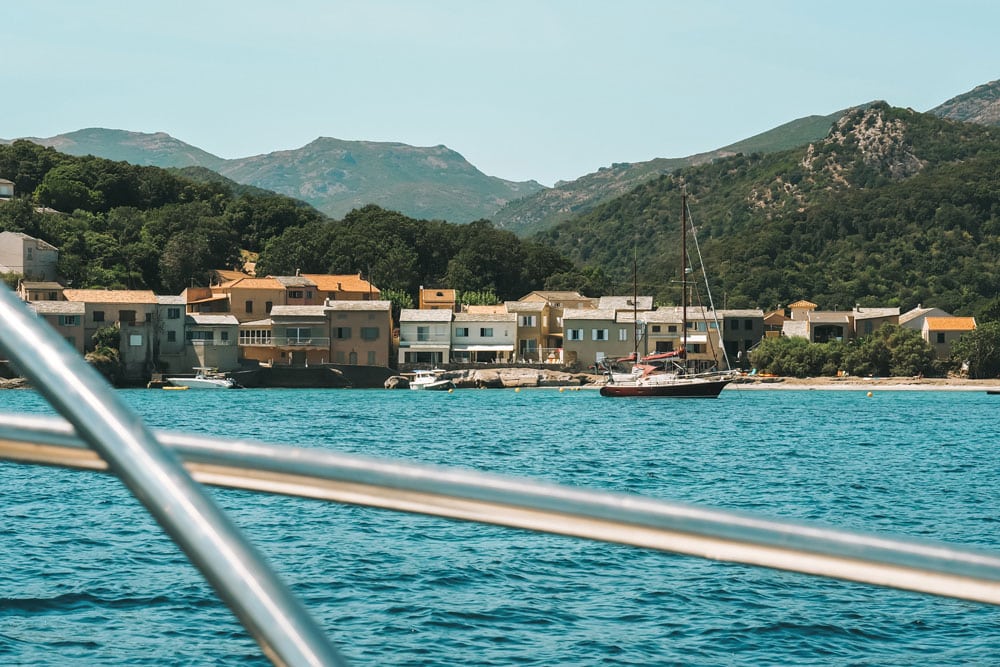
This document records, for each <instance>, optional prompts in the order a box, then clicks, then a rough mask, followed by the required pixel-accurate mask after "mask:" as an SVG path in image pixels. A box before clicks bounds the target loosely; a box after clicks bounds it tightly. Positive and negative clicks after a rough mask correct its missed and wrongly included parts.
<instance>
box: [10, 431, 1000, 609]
mask: <svg viewBox="0 0 1000 667" xmlns="http://www.w3.org/2000/svg"><path fill="white" fill-rule="evenodd" d="M156 437H157V438H159V440H160V442H161V443H163V444H164V445H165V446H167V447H170V448H171V449H173V450H174V451H175V452H177V454H178V455H179V456H180V457H181V458H182V459H183V460H184V462H185V465H186V466H187V467H188V469H189V470H190V471H191V473H192V475H193V476H194V477H195V478H196V479H198V480H199V481H202V482H205V483H208V484H214V485H218V486H226V487H233V488H242V489H250V490H257V491H266V492H271V493H282V494H287V495H295V496H302V497H308V498H317V499H322V500H329V501H336V502H343V503H351V504H357V505H367V506H372V507H381V508H386V509H393V510H400V511H406V512H415V513H421V514H428V515H433V516H440V517H448V518H452V519H462V520H467V521H478V522H482V523H490V524H496V525H502V526H509V527H514V528H524V529H530V530H535V531H541V532H549V533H555V534H562V535H572V536H576V537H581V538H586V539H592V540H601V541H606V542H615V543H620V544H626V545H632V546H638V547H649V548H653V549H659V550H662V551H668V552H674V553H680V554H687V555H692V556H699V557H702V558H709V559H713V560H719V561H728V562H735V563H744V564H749V565H759V566H763V567H770V568H776V569H781V570H788V571H793V572H802V573H805V574H812V575H819V576H825V577H833V578H837V579H845V580H851V581H857V582H862V583H868V584H876V585H881V586H889V587H894V588H899V589H904V590H911V591H917V592H923V593H931V594H934V595H941V596H946V597H953V598H960V599H965V600H973V601H978V602H985V603H989V604H1000V555H998V554H995V553H989V552H983V551H977V550H973V549H969V548H959V547H954V546H951V545H947V544H940V543H933V542H925V541H916V540H910V539H896V538H889V537H883V536H878V535H871V534H864V533H856V532H848V531H841V530H834V529H831V528H828V527H823V526H816V525H808V524H803V523H793V522H787V521H776V520H774V519H769V518H766V517H760V516H754V515H749V514H743V513H738V512H728V511H721V510H711V509H704V508H699V507H693V506H688V505H682V504H676V503H668V502H664V501H659V500H655V499H651V498H644V497H640V496H628V495H621V494H613V493H606V492H598V491H588V490H583V489H574V488H570V487H566V486H559V485H553V484H545V483H540V482H534V481H529V480H519V479H513V478H509V477H503V476H499V475H489V474H484V473H477V472H474V471H468V470H460V469H452V468H441V467H432V466H424V465H416V464H412V463H405V462H394V461H383V460H377V459H371V458H367V457H359V456H348V455H343V454H339V453H336V452H331V451H327V450H322V449H313V448H301V447H278V446H274V445H266V444H261V443H255V442H249V441H240V440H223V439H217V438H202V437H195V436H190V435H180V434H175V433H168V432H158V433H157V434H156ZM85 446H86V445H85V444H84V443H82V442H81V441H80V440H79V439H78V438H76V437H75V435H74V434H73V431H72V428H71V427H70V426H69V425H68V424H66V423H65V422H63V421H62V420H58V419H55V418H39V417H24V416H16V415H4V414H2V413H0V458H7V459H10V460H17V461H22V462H35V463H45V464H51V465H66V466H71V467H78V468H90V469H99V468H100V467H101V466H102V462H101V461H100V459H99V458H98V457H97V456H96V455H95V454H93V453H92V452H87V451H85V450H84V448H85Z"/></svg>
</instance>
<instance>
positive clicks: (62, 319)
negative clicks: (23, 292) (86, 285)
mask: <svg viewBox="0 0 1000 667" xmlns="http://www.w3.org/2000/svg"><path fill="white" fill-rule="evenodd" d="M28 305H29V306H30V307H31V309H32V310H34V311H35V313H36V314H37V315H38V316H39V317H40V318H42V319H44V320H45V321H46V322H48V323H49V325H50V326H51V327H52V328H53V329H55V330H56V331H57V332H59V335H60V336H62V337H63V338H64V339H66V342H67V343H69V344H70V346H71V347H72V348H73V349H74V350H76V351H77V352H79V353H80V354H81V355H82V354H83V353H84V352H85V350H84V343H85V342H86V338H85V335H84V329H83V318H84V314H85V306H84V304H83V303H81V302H78V301H76V302H73V301H35V302H30V303H29V304H28Z"/></svg>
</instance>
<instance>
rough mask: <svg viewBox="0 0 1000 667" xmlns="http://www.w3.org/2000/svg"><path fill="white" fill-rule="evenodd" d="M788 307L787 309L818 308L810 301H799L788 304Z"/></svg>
mask: <svg viewBox="0 0 1000 667" xmlns="http://www.w3.org/2000/svg"><path fill="white" fill-rule="evenodd" d="M788 307H789V308H819V306H817V305H816V304H815V303H813V302H812V301H806V300H805V299H801V300H799V301H796V302H795V303H790V304H788Z"/></svg>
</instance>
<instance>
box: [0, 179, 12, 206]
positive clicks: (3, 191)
mask: <svg viewBox="0 0 1000 667" xmlns="http://www.w3.org/2000/svg"><path fill="white" fill-rule="evenodd" d="M13 198H14V181H8V180H7V179H6V178H0V201H6V200H8V199H13Z"/></svg>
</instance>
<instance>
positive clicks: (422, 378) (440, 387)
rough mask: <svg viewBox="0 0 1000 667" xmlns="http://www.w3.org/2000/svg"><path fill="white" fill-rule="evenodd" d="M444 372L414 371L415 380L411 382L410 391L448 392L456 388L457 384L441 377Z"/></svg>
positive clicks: (437, 370)
mask: <svg viewBox="0 0 1000 667" xmlns="http://www.w3.org/2000/svg"><path fill="white" fill-rule="evenodd" d="M443 372H444V371H442V370H439V369H434V370H429V371H414V372H413V379H412V380H410V389H422V390H427V391H448V390H449V389H454V388H455V383H454V382H452V381H451V380H450V379H448V378H444V377H441V373H443Z"/></svg>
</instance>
